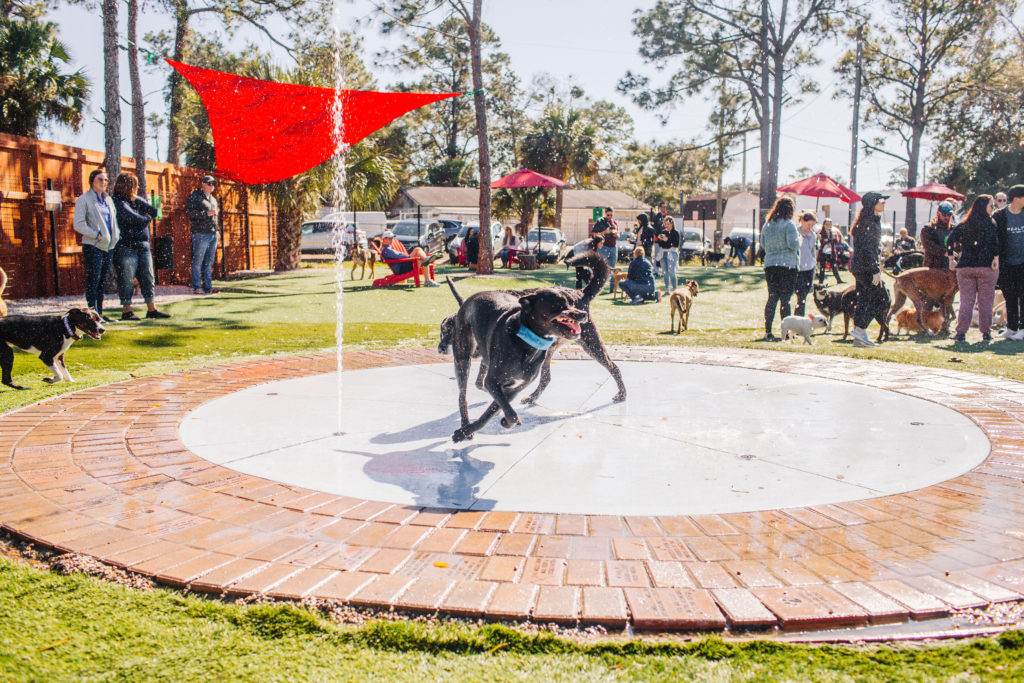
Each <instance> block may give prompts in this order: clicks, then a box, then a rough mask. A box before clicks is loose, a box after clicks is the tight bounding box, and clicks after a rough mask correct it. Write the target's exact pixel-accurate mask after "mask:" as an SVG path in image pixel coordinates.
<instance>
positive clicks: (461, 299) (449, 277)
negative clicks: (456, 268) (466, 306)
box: [444, 275, 465, 306]
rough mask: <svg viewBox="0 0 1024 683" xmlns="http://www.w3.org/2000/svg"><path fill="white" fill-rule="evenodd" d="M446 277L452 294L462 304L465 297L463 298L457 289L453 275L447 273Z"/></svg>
mask: <svg viewBox="0 0 1024 683" xmlns="http://www.w3.org/2000/svg"><path fill="white" fill-rule="evenodd" d="M444 279H445V280H446V281H447V282H448V287H449V288H451V290H452V294H453V295H454V296H455V300H456V301H458V302H459V306H461V305H462V302H463V301H465V299H463V298H462V295H461V294H459V290H457V289H455V282H454V281H452V276H451V275H445V276H444Z"/></svg>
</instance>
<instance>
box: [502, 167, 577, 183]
mask: <svg viewBox="0 0 1024 683" xmlns="http://www.w3.org/2000/svg"><path fill="white" fill-rule="evenodd" d="M568 184H569V183H567V182H565V181H564V180H559V179H558V178H552V177H551V176H549V175H544V174H543V173H537V172H536V171H531V170H529V169H526V168H523V169H520V170H518V171H516V172H515V173H510V174H508V175H507V176H505V177H504V178H498V179H497V180H495V181H494V182H493V183H491V187H565V186H566V185H568Z"/></svg>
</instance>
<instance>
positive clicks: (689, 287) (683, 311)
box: [668, 280, 700, 334]
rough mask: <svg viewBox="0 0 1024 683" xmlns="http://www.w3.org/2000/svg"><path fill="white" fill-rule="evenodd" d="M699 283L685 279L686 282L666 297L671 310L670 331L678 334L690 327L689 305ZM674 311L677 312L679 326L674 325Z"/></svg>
mask: <svg viewBox="0 0 1024 683" xmlns="http://www.w3.org/2000/svg"><path fill="white" fill-rule="evenodd" d="M699 289H700V285H699V284H697V281H696V280H687V281H686V284H685V285H683V286H682V287H680V288H678V289H676V290H675V291H673V292H672V294H670V295H669V297H668V307H669V310H670V311H671V312H672V331H673V332H675V333H676V334H680V333H681V332H682V331H683V330H686V329H689V327H690V307H691V306H693V297H695V296H697V290H699ZM676 311H678V312H679V326H678V328H677V327H676Z"/></svg>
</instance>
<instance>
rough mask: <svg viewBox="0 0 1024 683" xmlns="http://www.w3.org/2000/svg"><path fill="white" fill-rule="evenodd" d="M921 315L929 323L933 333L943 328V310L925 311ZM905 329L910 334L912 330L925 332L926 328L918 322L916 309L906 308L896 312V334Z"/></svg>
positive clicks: (929, 328) (930, 330)
mask: <svg viewBox="0 0 1024 683" xmlns="http://www.w3.org/2000/svg"><path fill="white" fill-rule="evenodd" d="M921 317H922V318H924V321H925V323H927V324H928V330H929V332H930V333H931V334H935V333H936V332H938V331H939V329H941V328H942V323H943V315H942V311H925V312H924V314H923V315H922V316H921ZM903 330H906V331H907V334H908V335H909V334H910V333H911V332H924V328H922V327H921V324H920V323H919V322H918V318H917V310H916V309H913V308H904V309H903V310H902V311H900V312H898V313H897V314H896V336H899V335H900V334H901V333H902V332H903Z"/></svg>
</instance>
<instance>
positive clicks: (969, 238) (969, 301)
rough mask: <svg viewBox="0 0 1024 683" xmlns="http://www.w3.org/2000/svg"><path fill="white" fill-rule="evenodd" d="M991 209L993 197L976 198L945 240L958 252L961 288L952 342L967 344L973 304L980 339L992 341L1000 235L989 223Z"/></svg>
mask: <svg viewBox="0 0 1024 683" xmlns="http://www.w3.org/2000/svg"><path fill="white" fill-rule="evenodd" d="M994 208H995V202H993V201H992V195H990V194H982V195H978V197H977V198H976V199H975V200H974V203H973V204H971V210H970V211H968V212H967V217H966V218H964V221H963V223H961V224H960V225H958V226H956V227H955V228H953V232H951V233H949V238H948V239H947V240H946V247H947V249H948V251H949V253H950V254H952V253H955V252H960V258H958V259H957V260H956V266H955V267H954V270H955V271H956V282H957V284H958V285H959V286H960V310H959V312H958V313H957V316H956V336H955V337H953V341H958V342H962V341H966V339H967V328H968V327H970V325H971V317H972V313H973V311H974V306H975V303H977V306H978V327H979V328H980V329H981V338H982V339H983V340H984V341H990V340H991V339H992V302H993V300H994V299H995V295H996V281H997V280H998V279H999V233H998V232H997V231H996V223H995V221H993V220H992V211H993V209H994Z"/></svg>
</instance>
